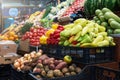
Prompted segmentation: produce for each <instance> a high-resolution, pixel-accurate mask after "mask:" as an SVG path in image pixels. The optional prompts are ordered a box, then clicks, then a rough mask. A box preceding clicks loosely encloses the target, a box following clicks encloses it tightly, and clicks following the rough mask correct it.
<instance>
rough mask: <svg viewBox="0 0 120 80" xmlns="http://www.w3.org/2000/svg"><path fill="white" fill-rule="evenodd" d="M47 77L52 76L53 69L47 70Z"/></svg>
mask: <svg viewBox="0 0 120 80" xmlns="http://www.w3.org/2000/svg"><path fill="white" fill-rule="evenodd" d="M47 77H48V78H53V77H54V74H53V70H50V71H48V72H47Z"/></svg>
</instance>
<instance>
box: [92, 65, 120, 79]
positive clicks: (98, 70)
mask: <svg viewBox="0 0 120 80" xmlns="http://www.w3.org/2000/svg"><path fill="white" fill-rule="evenodd" d="M91 74H92V80H120V70H114V69H110V68H105V67H99V66H93V69H92V73H91Z"/></svg>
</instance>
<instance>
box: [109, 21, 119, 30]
mask: <svg viewBox="0 0 120 80" xmlns="http://www.w3.org/2000/svg"><path fill="white" fill-rule="evenodd" d="M110 26H111V28H113V29H120V23H118V22H116V21H111V22H110Z"/></svg>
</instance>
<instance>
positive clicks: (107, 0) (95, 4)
mask: <svg viewBox="0 0 120 80" xmlns="http://www.w3.org/2000/svg"><path fill="white" fill-rule="evenodd" d="M117 1H118V5H119V0H86V2H85V4H84V10H85V13H86V16H88V17H89V16H93V15H94V12H95V10H96V9H102V8H104V7H107V8H109V9H110V10H115V8H117V7H118V6H116V3H117Z"/></svg>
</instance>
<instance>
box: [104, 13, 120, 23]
mask: <svg viewBox="0 0 120 80" xmlns="http://www.w3.org/2000/svg"><path fill="white" fill-rule="evenodd" d="M104 17H105V18H106V19H107V20H108V19H110V18H113V19H114V20H116V21H117V22H119V23H120V18H119V17H118V16H117V15H116V14H114V13H112V12H106V13H105V14H104Z"/></svg>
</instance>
